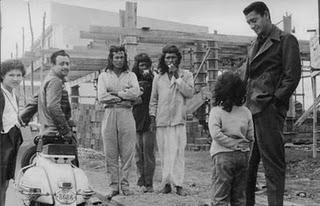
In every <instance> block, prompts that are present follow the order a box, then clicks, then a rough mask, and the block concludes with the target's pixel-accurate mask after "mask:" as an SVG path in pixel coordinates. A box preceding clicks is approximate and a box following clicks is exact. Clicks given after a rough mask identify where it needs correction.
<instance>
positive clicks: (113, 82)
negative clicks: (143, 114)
mask: <svg viewBox="0 0 320 206" xmlns="http://www.w3.org/2000/svg"><path fill="white" fill-rule="evenodd" d="M111 92H117V93H118V96H119V97H120V98H121V99H120V98H119V97H117V96H115V95H112V94H110V93H111ZM139 94H140V88H139V83H138V80H137V76H136V75H135V74H134V73H133V72H131V71H128V70H127V71H123V72H121V74H120V76H119V77H118V76H117V75H116V73H115V72H114V71H112V70H107V71H105V72H102V73H101V74H100V75H99V78H98V100H99V101H100V102H102V103H104V104H105V105H106V106H110V105H114V104H117V105H121V104H128V107H132V103H131V101H134V100H136V98H138V96H139Z"/></svg>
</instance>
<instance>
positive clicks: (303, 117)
mask: <svg viewBox="0 0 320 206" xmlns="http://www.w3.org/2000/svg"><path fill="white" fill-rule="evenodd" d="M319 103H320V95H318V97H317V98H316V99H315V101H314V103H313V104H312V105H311V106H310V107H309V108H308V109H307V110H306V111H305V112H304V113H303V114H302V115H301V117H300V118H299V119H298V120H297V121H296V122H295V123H294V127H299V126H300V125H301V124H302V123H303V122H304V121H305V120H306V119H307V118H308V117H309V115H310V114H311V112H312V111H313V108H314V107H317V105H318V104H319Z"/></svg>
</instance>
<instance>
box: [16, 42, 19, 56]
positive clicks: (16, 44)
mask: <svg viewBox="0 0 320 206" xmlns="http://www.w3.org/2000/svg"><path fill="white" fill-rule="evenodd" d="M18 55H19V54H18V42H16V55H15V58H16V59H18Z"/></svg>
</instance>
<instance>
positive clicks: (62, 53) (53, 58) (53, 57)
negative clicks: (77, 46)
mask: <svg viewBox="0 0 320 206" xmlns="http://www.w3.org/2000/svg"><path fill="white" fill-rule="evenodd" d="M57 56H67V57H68V58H69V59H70V56H69V54H67V52H66V51H65V50H59V51H56V52H53V53H52V54H51V56H50V62H51V64H53V65H55V64H56V60H57Z"/></svg>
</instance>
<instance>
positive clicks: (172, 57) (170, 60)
mask: <svg viewBox="0 0 320 206" xmlns="http://www.w3.org/2000/svg"><path fill="white" fill-rule="evenodd" d="M164 62H165V64H166V65H167V66H169V65H170V64H174V65H175V66H176V67H177V66H178V65H177V64H178V56H177V54H176V53H166V54H165V56H164Z"/></svg>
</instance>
